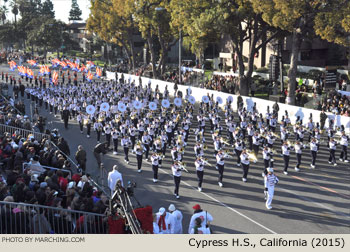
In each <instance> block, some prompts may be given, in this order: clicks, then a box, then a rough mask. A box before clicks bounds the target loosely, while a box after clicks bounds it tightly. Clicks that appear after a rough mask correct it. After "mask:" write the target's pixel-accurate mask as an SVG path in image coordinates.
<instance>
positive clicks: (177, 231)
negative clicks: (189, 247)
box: [171, 209, 183, 234]
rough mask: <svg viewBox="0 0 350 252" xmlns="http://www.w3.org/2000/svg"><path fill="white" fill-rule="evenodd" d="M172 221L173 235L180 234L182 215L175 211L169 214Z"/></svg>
mask: <svg viewBox="0 0 350 252" xmlns="http://www.w3.org/2000/svg"><path fill="white" fill-rule="evenodd" d="M171 215H172V217H173V220H174V234H182V233H183V231H182V219H183V215H182V213H181V212H180V211H179V210H177V209H176V210H175V211H174V212H172V213H171Z"/></svg>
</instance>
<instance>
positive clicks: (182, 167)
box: [179, 162, 190, 173]
mask: <svg viewBox="0 0 350 252" xmlns="http://www.w3.org/2000/svg"><path fill="white" fill-rule="evenodd" d="M179 166H180V169H181V170H183V171H185V172H187V173H190V172H189V171H188V170H187V169H186V163H185V162H179Z"/></svg>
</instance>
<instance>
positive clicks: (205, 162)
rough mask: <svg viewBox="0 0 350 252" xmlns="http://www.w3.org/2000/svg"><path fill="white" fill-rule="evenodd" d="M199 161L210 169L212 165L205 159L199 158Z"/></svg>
mask: <svg viewBox="0 0 350 252" xmlns="http://www.w3.org/2000/svg"><path fill="white" fill-rule="evenodd" d="M200 160H201V161H202V162H203V164H205V165H208V166H210V167H212V165H211V164H210V163H209V162H208V159H207V158H202V157H201V158H200Z"/></svg>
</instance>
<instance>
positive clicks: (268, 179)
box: [264, 173, 278, 188]
mask: <svg viewBox="0 0 350 252" xmlns="http://www.w3.org/2000/svg"><path fill="white" fill-rule="evenodd" d="M277 183H278V178H277V177H276V176H275V174H273V173H272V174H267V175H265V177H264V185H265V188H266V187H267V188H272V187H275V184H277Z"/></svg>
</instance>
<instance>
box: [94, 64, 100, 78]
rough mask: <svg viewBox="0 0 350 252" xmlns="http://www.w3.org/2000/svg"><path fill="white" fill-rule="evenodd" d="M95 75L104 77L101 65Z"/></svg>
mask: <svg viewBox="0 0 350 252" xmlns="http://www.w3.org/2000/svg"><path fill="white" fill-rule="evenodd" d="M95 76H96V77H97V78H101V77H102V70H101V68H99V67H97V68H96V74H95Z"/></svg>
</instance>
